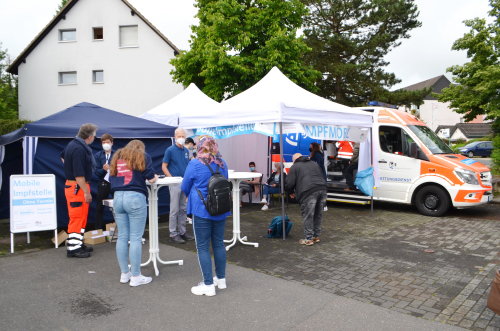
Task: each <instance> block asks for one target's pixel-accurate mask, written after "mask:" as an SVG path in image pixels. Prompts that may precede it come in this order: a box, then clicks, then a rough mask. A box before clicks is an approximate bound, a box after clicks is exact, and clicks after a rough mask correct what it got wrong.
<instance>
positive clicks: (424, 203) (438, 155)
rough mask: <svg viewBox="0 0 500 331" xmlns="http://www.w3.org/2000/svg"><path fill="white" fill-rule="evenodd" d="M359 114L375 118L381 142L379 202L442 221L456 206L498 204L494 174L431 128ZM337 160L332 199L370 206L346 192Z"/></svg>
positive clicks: (396, 115) (402, 116) (404, 117)
mask: <svg viewBox="0 0 500 331" xmlns="http://www.w3.org/2000/svg"><path fill="white" fill-rule="evenodd" d="M359 109H363V110H366V111H370V112H373V113H374V115H375V116H374V126H373V130H374V132H376V133H377V134H378V137H379V139H378V140H379V141H378V142H376V140H377V139H374V140H375V141H374V148H377V149H378V154H379V155H378V157H379V160H378V169H379V177H380V185H379V186H378V187H376V189H375V190H374V194H373V195H374V196H373V199H374V200H380V201H390V202H397V203H404V204H411V205H414V206H415V207H416V208H417V210H418V211H419V212H420V213H422V214H424V215H428V216H441V215H443V214H445V213H446V212H447V211H448V209H449V208H450V207H451V206H453V207H456V208H464V207H471V206H477V205H481V204H484V203H487V202H490V201H491V200H492V199H493V194H492V191H493V190H492V176H491V172H490V169H489V168H488V167H487V166H485V165H484V164H482V163H481V162H478V161H476V160H474V159H470V158H467V157H465V156H463V155H459V154H454V153H453V151H452V150H451V149H450V147H449V146H448V145H446V144H445V143H444V142H443V141H442V140H441V139H440V138H439V137H438V136H437V135H436V134H435V133H434V132H433V131H432V130H431V129H429V128H428V127H427V126H426V125H425V123H423V122H422V121H420V120H419V119H417V118H416V117H414V116H413V115H411V114H409V113H406V112H403V111H399V110H396V109H390V108H382V107H360V108H359ZM375 144H376V145H375ZM337 161H338V160H333V159H331V160H329V161H328V165H327V173H328V200H329V201H341V202H350V203H361V204H368V203H370V199H371V198H370V197H367V196H365V195H363V194H362V193H360V192H359V191H345V187H346V185H345V184H344V183H343V176H342V171H341V169H339V167H338V165H336V164H335V163H336V162H337Z"/></svg>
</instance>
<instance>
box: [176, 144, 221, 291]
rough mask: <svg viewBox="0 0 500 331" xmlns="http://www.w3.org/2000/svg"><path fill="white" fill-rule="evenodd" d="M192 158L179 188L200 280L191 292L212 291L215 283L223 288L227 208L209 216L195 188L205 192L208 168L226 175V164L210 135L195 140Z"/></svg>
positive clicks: (206, 191) (208, 175) (203, 193)
mask: <svg viewBox="0 0 500 331" xmlns="http://www.w3.org/2000/svg"><path fill="white" fill-rule="evenodd" d="M197 149H198V150H197V155H196V159H193V160H191V161H190V162H189V164H188V166H187V168H186V172H185V173H184V178H183V180H182V185H181V189H182V191H183V192H184V193H185V194H186V196H187V197H188V205H187V213H188V214H192V215H193V228H194V237H195V239H196V249H197V251H198V262H199V264H200V268H201V273H202V276H203V282H201V283H199V284H198V285H197V286H194V287H192V288H191V292H192V293H193V294H195V295H206V296H214V295H215V286H217V287H218V288H219V289H225V288H226V248H225V247H224V226H225V224H226V217H227V216H228V215H229V214H230V213H229V212H227V213H224V214H222V215H218V216H211V215H210V214H209V213H208V211H207V209H206V208H205V205H204V204H203V202H202V201H201V199H200V197H199V195H198V192H197V190H196V189H198V190H199V191H200V192H201V194H202V195H203V197H204V198H206V196H207V193H208V190H207V188H208V181H209V179H210V177H211V176H212V173H211V172H210V169H208V167H207V165H208V166H209V167H211V168H212V169H213V170H214V171H215V170H216V169H217V168H219V172H220V173H221V174H222V175H224V177H226V178H228V171H227V164H226V162H225V161H224V160H223V159H222V156H221V155H220V153H219V147H218V146H217V143H216V142H215V140H214V139H213V138H212V137H209V136H203V137H201V139H200V141H199V142H198V144H197ZM210 243H212V250H213V252H214V263H215V274H216V277H213V278H212V276H213V274H212V259H211V256H210Z"/></svg>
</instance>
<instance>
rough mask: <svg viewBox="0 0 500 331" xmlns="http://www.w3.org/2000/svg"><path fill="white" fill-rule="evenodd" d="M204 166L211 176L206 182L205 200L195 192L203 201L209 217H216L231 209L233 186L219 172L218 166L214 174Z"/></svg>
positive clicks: (199, 193)
mask: <svg viewBox="0 0 500 331" xmlns="http://www.w3.org/2000/svg"><path fill="white" fill-rule="evenodd" d="M205 165H206V166H207V167H208V169H210V172H211V173H212V176H210V179H209V180H208V187H207V191H208V194H207V198H206V199H204V198H203V195H202V194H201V192H200V190H198V188H196V191H197V192H198V195H199V196H200V199H201V201H203V204H204V205H205V208H206V209H207V211H208V213H209V214H210V215H212V216H218V215H221V214H224V213H227V212H228V211H230V210H231V207H232V197H231V191H232V190H233V184H232V183H231V182H230V181H229V180H227V179H226V177H224V176H223V175H222V174H221V173H220V172H219V166H218V165H217V169H216V170H215V172H214V171H213V170H212V167H210V165H208V164H205Z"/></svg>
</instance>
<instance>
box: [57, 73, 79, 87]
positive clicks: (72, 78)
mask: <svg viewBox="0 0 500 331" xmlns="http://www.w3.org/2000/svg"><path fill="white" fill-rule="evenodd" d="M74 84H76V71H65V72H60V73H59V85H74Z"/></svg>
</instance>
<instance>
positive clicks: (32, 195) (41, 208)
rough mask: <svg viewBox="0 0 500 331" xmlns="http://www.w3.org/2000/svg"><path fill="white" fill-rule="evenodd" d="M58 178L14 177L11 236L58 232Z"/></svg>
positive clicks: (11, 180) (12, 181)
mask: <svg viewBox="0 0 500 331" xmlns="http://www.w3.org/2000/svg"><path fill="white" fill-rule="evenodd" d="M55 183H56V179H55V176H54V175H12V176H10V232H11V233H20V232H36V231H46V230H54V229H56V228H57V210H56V184H55Z"/></svg>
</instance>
